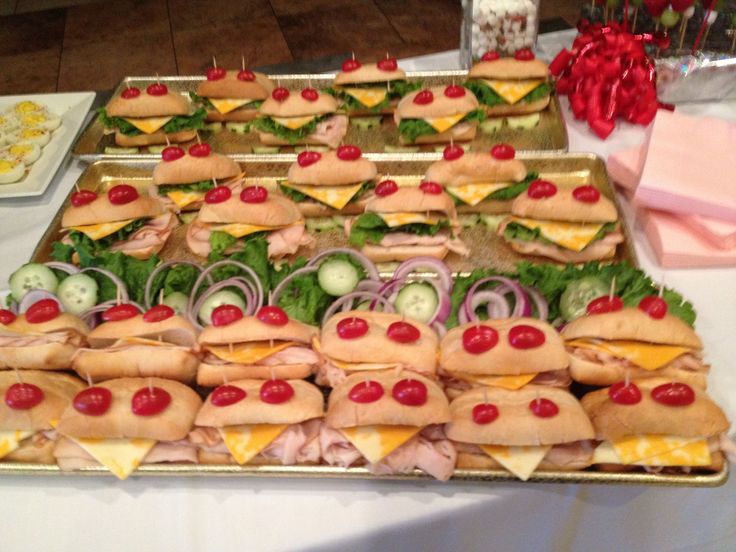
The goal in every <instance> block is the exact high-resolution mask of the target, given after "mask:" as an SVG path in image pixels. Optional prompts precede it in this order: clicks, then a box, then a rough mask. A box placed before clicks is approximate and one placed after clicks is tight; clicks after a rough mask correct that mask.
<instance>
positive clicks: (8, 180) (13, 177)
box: [0, 159, 26, 184]
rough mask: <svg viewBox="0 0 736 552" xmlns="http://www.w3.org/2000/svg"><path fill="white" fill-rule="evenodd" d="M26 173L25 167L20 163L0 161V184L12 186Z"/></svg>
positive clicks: (10, 160) (7, 160)
mask: <svg viewBox="0 0 736 552" xmlns="http://www.w3.org/2000/svg"><path fill="white" fill-rule="evenodd" d="M25 172H26V166H25V165H24V164H23V162H22V161H17V160H12V159H0V184H12V183H13V182H18V181H19V180H20V179H21V178H23V175H24V174H25Z"/></svg>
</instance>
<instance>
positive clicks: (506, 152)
mask: <svg viewBox="0 0 736 552" xmlns="http://www.w3.org/2000/svg"><path fill="white" fill-rule="evenodd" d="M491 157H493V158H494V159H498V160H499V161H508V160H509V159H513V158H514V157H516V150H515V149H514V146H512V145H511V144H496V145H495V146H493V147H492V148H491Z"/></svg>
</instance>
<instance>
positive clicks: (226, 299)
mask: <svg viewBox="0 0 736 552" xmlns="http://www.w3.org/2000/svg"><path fill="white" fill-rule="evenodd" d="M220 305H235V306H237V307H240V308H241V309H243V310H245V301H243V298H242V297H240V295H238V294H237V293H235V292H234V291H230V290H228V289H223V290H222V291H218V292H216V293H213V294H212V295H210V296H209V297H208V298H207V299H205V301H204V303H202V306H201V307H200V308H199V312H198V313H197V316H198V317H199V321H200V322H202V324H205V325H208V326H209V325H210V324H212V311H213V310H215V309H216V308H217V307H219V306H220Z"/></svg>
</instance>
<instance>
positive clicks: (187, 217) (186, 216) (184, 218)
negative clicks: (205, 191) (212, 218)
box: [179, 211, 197, 224]
mask: <svg viewBox="0 0 736 552" xmlns="http://www.w3.org/2000/svg"><path fill="white" fill-rule="evenodd" d="M195 218H197V211H187V212H186V213H179V220H180V221H181V223H182V224H189V223H190V222H192V221H193V220H194V219H195Z"/></svg>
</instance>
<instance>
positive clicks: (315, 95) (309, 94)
mask: <svg viewBox="0 0 736 552" xmlns="http://www.w3.org/2000/svg"><path fill="white" fill-rule="evenodd" d="M302 98H304V99H305V100H307V101H308V102H316V101H317V100H318V99H319V92H317V91H316V90H315V89H314V88H305V89H304V90H302Z"/></svg>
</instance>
